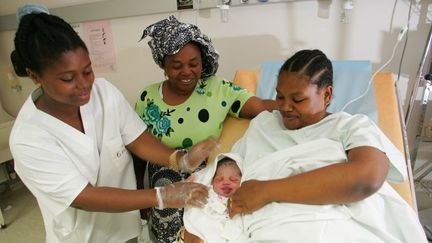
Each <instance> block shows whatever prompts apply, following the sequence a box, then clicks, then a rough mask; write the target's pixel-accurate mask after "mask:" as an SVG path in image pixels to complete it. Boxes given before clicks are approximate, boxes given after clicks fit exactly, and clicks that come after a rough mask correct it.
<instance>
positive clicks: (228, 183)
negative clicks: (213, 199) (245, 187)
mask: <svg viewBox="0 0 432 243" xmlns="http://www.w3.org/2000/svg"><path fill="white" fill-rule="evenodd" d="M241 176H242V173H241V171H240V168H239V167H238V165H237V163H236V162H235V161H234V160H233V159H231V158H229V157H224V158H222V159H220V160H219V161H218V162H217V167H216V172H215V175H214V177H213V183H212V184H213V190H214V191H215V192H216V193H217V194H219V195H221V196H224V197H230V196H231V195H232V194H234V192H235V191H236V190H237V188H239V187H240V179H241Z"/></svg>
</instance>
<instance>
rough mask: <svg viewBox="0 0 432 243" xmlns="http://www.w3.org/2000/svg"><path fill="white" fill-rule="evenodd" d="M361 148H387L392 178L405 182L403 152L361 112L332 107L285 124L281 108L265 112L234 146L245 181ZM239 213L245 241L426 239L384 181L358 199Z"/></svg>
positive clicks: (397, 241)
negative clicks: (310, 120)
mask: <svg viewBox="0 0 432 243" xmlns="http://www.w3.org/2000/svg"><path fill="white" fill-rule="evenodd" d="M359 146H372V147H375V148H377V149H379V150H381V151H384V152H385V153H386V155H387V157H388V158H389V160H390V162H391V165H390V172H389V174H388V176H387V180H391V181H396V182H397V181H399V182H401V181H403V180H404V178H405V176H406V168H405V162H404V158H403V156H402V155H401V153H400V152H399V151H398V150H397V149H396V148H395V147H394V146H393V145H392V144H391V142H390V141H389V140H388V139H387V138H386V137H385V135H384V134H383V133H382V132H381V131H380V130H379V129H378V128H377V127H376V125H375V124H374V123H373V122H372V121H370V120H369V118H367V117H366V116H364V115H354V116H351V115H349V114H347V113H335V114H331V115H329V116H327V117H325V118H324V119H323V120H321V121H320V122H318V123H316V124H313V125H311V126H308V127H305V128H302V129H298V130H287V129H286V128H285V127H284V125H283V123H282V120H281V117H280V113H279V112H277V111H275V112H273V113H269V112H263V113H261V114H260V115H259V116H257V117H256V118H255V119H253V120H252V122H251V124H250V126H249V129H248V130H247V132H246V133H245V135H244V137H243V138H241V139H240V140H239V141H238V142H237V143H236V144H235V146H234V148H233V150H232V151H233V152H237V153H239V154H240V155H241V156H242V157H243V158H244V161H245V162H244V163H243V164H242V166H241V167H240V168H241V170H242V171H243V177H242V181H245V180H250V179H261V180H266V179H277V178H285V177H287V176H291V175H295V174H299V173H302V172H305V171H309V170H312V169H316V168H320V167H322V166H326V165H329V164H332V163H339V162H345V161H346V151H348V150H350V149H352V148H355V147H359ZM251 196H252V195H251ZM238 218H241V222H242V224H243V230H244V234H245V235H247V236H248V239H247V240H246V242H264V241H266V242H293V243H295V242H311V243H312V242H313V243H317V242H320V243H324V242H325V243H327V242H328V243H330V242H344V243H345V242H353V243H354V242H371V243H372V242H373V243H377V242H382V243H390V242H394V243H403V242H405V243H407V242H416V243H420V242H427V241H426V238H425V235H424V232H423V230H422V227H421V225H420V223H419V221H418V218H417V215H416V214H415V212H414V211H413V210H412V208H411V207H410V206H409V205H408V204H407V203H406V202H405V201H404V200H403V199H402V198H401V197H400V196H399V195H398V194H397V192H396V191H394V190H393V188H391V186H390V185H389V184H388V183H387V182H385V183H384V185H383V186H382V188H381V189H380V190H379V191H378V192H377V193H375V194H374V195H372V196H370V197H368V198H366V199H364V200H361V201H359V202H355V203H350V204H344V205H343V204H340V205H304V204H293V203H271V204H268V205H266V206H264V207H263V208H261V209H259V210H257V211H255V212H254V213H253V214H249V215H244V216H238Z"/></svg>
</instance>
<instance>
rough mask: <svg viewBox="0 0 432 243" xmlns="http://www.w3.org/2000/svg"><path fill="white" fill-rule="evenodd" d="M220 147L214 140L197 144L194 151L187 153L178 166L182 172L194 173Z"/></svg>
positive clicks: (209, 139)
mask: <svg viewBox="0 0 432 243" xmlns="http://www.w3.org/2000/svg"><path fill="white" fill-rule="evenodd" d="M218 147H219V143H218V141H217V140H216V139H214V138H208V139H206V140H203V141H201V142H199V143H197V144H196V145H195V146H193V147H192V149H191V150H190V151H189V152H188V153H185V154H184V155H183V156H182V157H181V158H180V160H179V162H178V166H179V169H180V171H183V172H192V171H194V170H195V169H196V168H197V167H198V166H199V165H200V164H201V162H202V161H204V160H205V159H206V158H207V157H209V155H210V154H211V152H212V151H213V150H214V149H215V148H218Z"/></svg>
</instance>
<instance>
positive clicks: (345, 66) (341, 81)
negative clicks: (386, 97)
mask: <svg viewBox="0 0 432 243" xmlns="http://www.w3.org/2000/svg"><path fill="white" fill-rule="evenodd" d="M282 64H283V61H266V62H264V63H263V64H262V66H261V71H260V78H259V81H258V87H257V91H256V95H257V96H258V97H260V98H263V99H275V97H276V84H277V75H278V73H279V69H280V67H281V66H282ZM332 65H333V99H332V102H331V104H330V106H329V108H328V109H327V110H328V111H329V112H332V113H334V112H339V111H342V109H343V108H344V106H345V105H346V104H348V103H349V102H351V101H352V100H354V99H357V98H358V97H360V96H362V97H361V98H360V99H358V100H355V101H354V102H352V103H351V104H349V105H348V106H347V107H346V108H345V109H344V110H343V111H345V112H347V113H350V114H358V113H361V114H365V115H367V116H368V117H369V118H371V119H372V120H373V121H374V122H375V123H377V121H378V113H377V109H376V104H375V96H374V87H373V83H372V80H371V76H372V74H371V73H372V66H371V63H370V61H338V60H336V61H332ZM368 86H369V88H368ZM366 90H367V92H366ZM365 92H366V94H364V93H365Z"/></svg>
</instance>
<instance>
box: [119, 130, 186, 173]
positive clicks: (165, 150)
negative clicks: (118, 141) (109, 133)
mask: <svg viewBox="0 0 432 243" xmlns="http://www.w3.org/2000/svg"><path fill="white" fill-rule="evenodd" d="M126 148H127V149H128V150H129V151H131V152H132V153H133V154H135V155H136V156H138V157H140V158H141V159H143V160H147V161H151V162H152V163H155V164H158V165H160V166H164V167H169V165H168V162H169V156H170V155H171V154H172V153H173V152H174V150H173V149H171V148H169V147H167V146H166V145H164V144H163V143H162V142H161V141H159V140H158V139H156V138H155V137H154V136H153V135H151V134H150V133H148V132H143V133H142V134H141V135H140V136H139V137H138V138H137V139H135V141H133V142H132V143H130V144H128V145H127V146H126ZM177 156H180V153H178V154H177Z"/></svg>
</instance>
